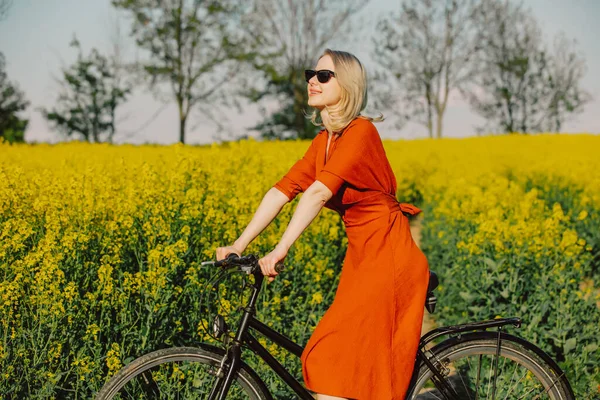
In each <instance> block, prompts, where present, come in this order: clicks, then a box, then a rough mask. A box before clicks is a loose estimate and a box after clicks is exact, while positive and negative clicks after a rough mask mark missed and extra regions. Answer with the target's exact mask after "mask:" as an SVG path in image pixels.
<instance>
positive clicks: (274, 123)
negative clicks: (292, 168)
mask: <svg viewBox="0 0 600 400" xmlns="http://www.w3.org/2000/svg"><path fill="white" fill-rule="evenodd" d="M367 3H368V1H364V0H343V1H335V2H334V1H325V0H289V1H286V2H283V1H279V0H254V2H253V12H250V13H248V14H246V16H245V18H244V22H243V26H244V27H245V28H246V30H247V35H248V36H249V37H252V38H254V39H255V42H254V43H253V46H254V49H256V52H258V53H259V56H260V57H257V59H256V60H255V62H254V68H255V70H256V71H257V72H258V73H259V76H260V79H256V80H254V82H252V83H250V84H249V85H248V87H247V88H246V90H245V91H244V92H243V94H244V96H245V97H246V98H248V99H249V100H250V101H253V102H259V101H262V100H276V101H277V105H276V109H275V110H274V111H272V112H271V113H270V114H269V113H268V111H267V108H266V107H264V106H263V107H261V112H262V115H263V118H264V119H263V121H262V122H260V123H259V124H258V125H256V126H255V127H252V128H251V130H258V131H260V132H261V135H262V136H263V137H265V138H282V139H284V138H300V139H305V138H309V139H310V138H313V137H314V136H315V135H316V133H317V132H318V131H319V128H318V127H315V126H314V125H313V124H312V123H311V122H310V120H308V119H307V118H306V117H305V115H304V110H305V109H306V107H307V102H308V94H307V90H306V81H305V80H304V70H305V69H307V68H310V67H312V66H313V63H314V62H316V60H315V57H317V56H318V55H319V52H321V51H323V50H324V47H325V45H326V44H327V43H328V42H329V41H331V40H332V38H337V39H338V40H341V39H343V38H344V35H345V37H348V33H347V31H348V29H347V28H348V23H349V22H350V17H352V16H353V15H355V14H356V13H357V12H358V11H360V10H361V9H362V7H364V6H365V5H366V4H367Z"/></svg>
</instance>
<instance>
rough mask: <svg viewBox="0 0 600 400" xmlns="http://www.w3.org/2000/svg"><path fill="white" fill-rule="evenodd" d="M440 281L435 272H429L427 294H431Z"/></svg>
mask: <svg viewBox="0 0 600 400" xmlns="http://www.w3.org/2000/svg"><path fill="white" fill-rule="evenodd" d="M439 284H440V281H439V279H438V276H437V274H436V273H435V272H433V271H429V285H428V286H427V293H431V292H433V290H434V289H435V288H436V287H438V285H439Z"/></svg>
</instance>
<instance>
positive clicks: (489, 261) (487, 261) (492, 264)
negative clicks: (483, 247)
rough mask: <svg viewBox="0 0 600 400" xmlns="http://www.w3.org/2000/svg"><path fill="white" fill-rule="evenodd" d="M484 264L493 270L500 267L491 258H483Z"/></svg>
mask: <svg viewBox="0 0 600 400" xmlns="http://www.w3.org/2000/svg"><path fill="white" fill-rule="evenodd" d="M483 262H484V263H485V264H486V265H487V266H488V267H490V268H491V269H496V267H497V266H498V265H497V264H496V261H494V260H492V259H491V258H489V257H483Z"/></svg>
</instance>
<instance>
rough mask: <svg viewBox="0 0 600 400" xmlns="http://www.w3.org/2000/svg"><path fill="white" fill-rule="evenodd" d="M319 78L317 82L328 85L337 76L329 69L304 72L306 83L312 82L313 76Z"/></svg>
mask: <svg viewBox="0 0 600 400" xmlns="http://www.w3.org/2000/svg"><path fill="white" fill-rule="evenodd" d="M315 75H316V76H317V80H318V81H319V82H321V83H327V82H329V80H330V79H331V77H332V76H335V72H333V71H330V70H328V69H321V70H319V71H315V70H314V69H307V70H304V76H305V77H306V82H308V81H310V80H311V79H312V77H313V76H315Z"/></svg>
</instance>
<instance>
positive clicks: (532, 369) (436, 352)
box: [406, 332, 575, 400]
mask: <svg viewBox="0 0 600 400" xmlns="http://www.w3.org/2000/svg"><path fill="white" fill-rule="evenodd" d="M497 345H498V334H497V333H493V332H479V333H470V334H466V335H462V336H461V337H460V338H451V339H448V340H446V341H444V342H442V343H440V344H439V345H437V346H436V347H434V348H433V349H431V353H432V354H433V357H432V360H431V361H432V362H433V364H434V365H437V367H438V369H440V370H441V371H442V372H443V375H444V376H445V380H446V382H448V383H449V384H450V386H452V388H453V389H454V391H455V392H456V393H457V394H458V398H460V399H473V400H475V399H490V398H491V399H506V400H509V399H515V400H516V399H528V400H529V399H533V400H548V399H549V400H574V399H575V396H574V395H573V391H572V390H571V387H570V385H569V383H568V381H567V379H566V377H565V375H564V373H563V371H561V369H560V368H559V367H558V365H556V363H555V362H554V361H552V359H550V357H549V356H548V355H546V354H545V353H544V352H543V351H542V350H540V349H539V348H537V347H536V346H534V345H533V344H531V343H529V342H527V341H525V340H523V339H520V338H518V337H515V336H512V335H507V334H501V335H500V348H499V351H498V346H497ZM432 376H433V373H432V372H431V370H430V369H429V368H428V367H427V366H426V365H422V366H421V368H420V370H419V373H418V375H417V378H416V380H415V383H414V387H413V389H412V390H411V391H410V392H409V394H408V396H407V397H406V398H407V399H409V400H430V399H445V397H444V396H443V394H442V393H441V392H440V391H439V390H438V389H437V388H436V387H435V385H434V384H433V381H432V379H431V378H432Z"/></svg>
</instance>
